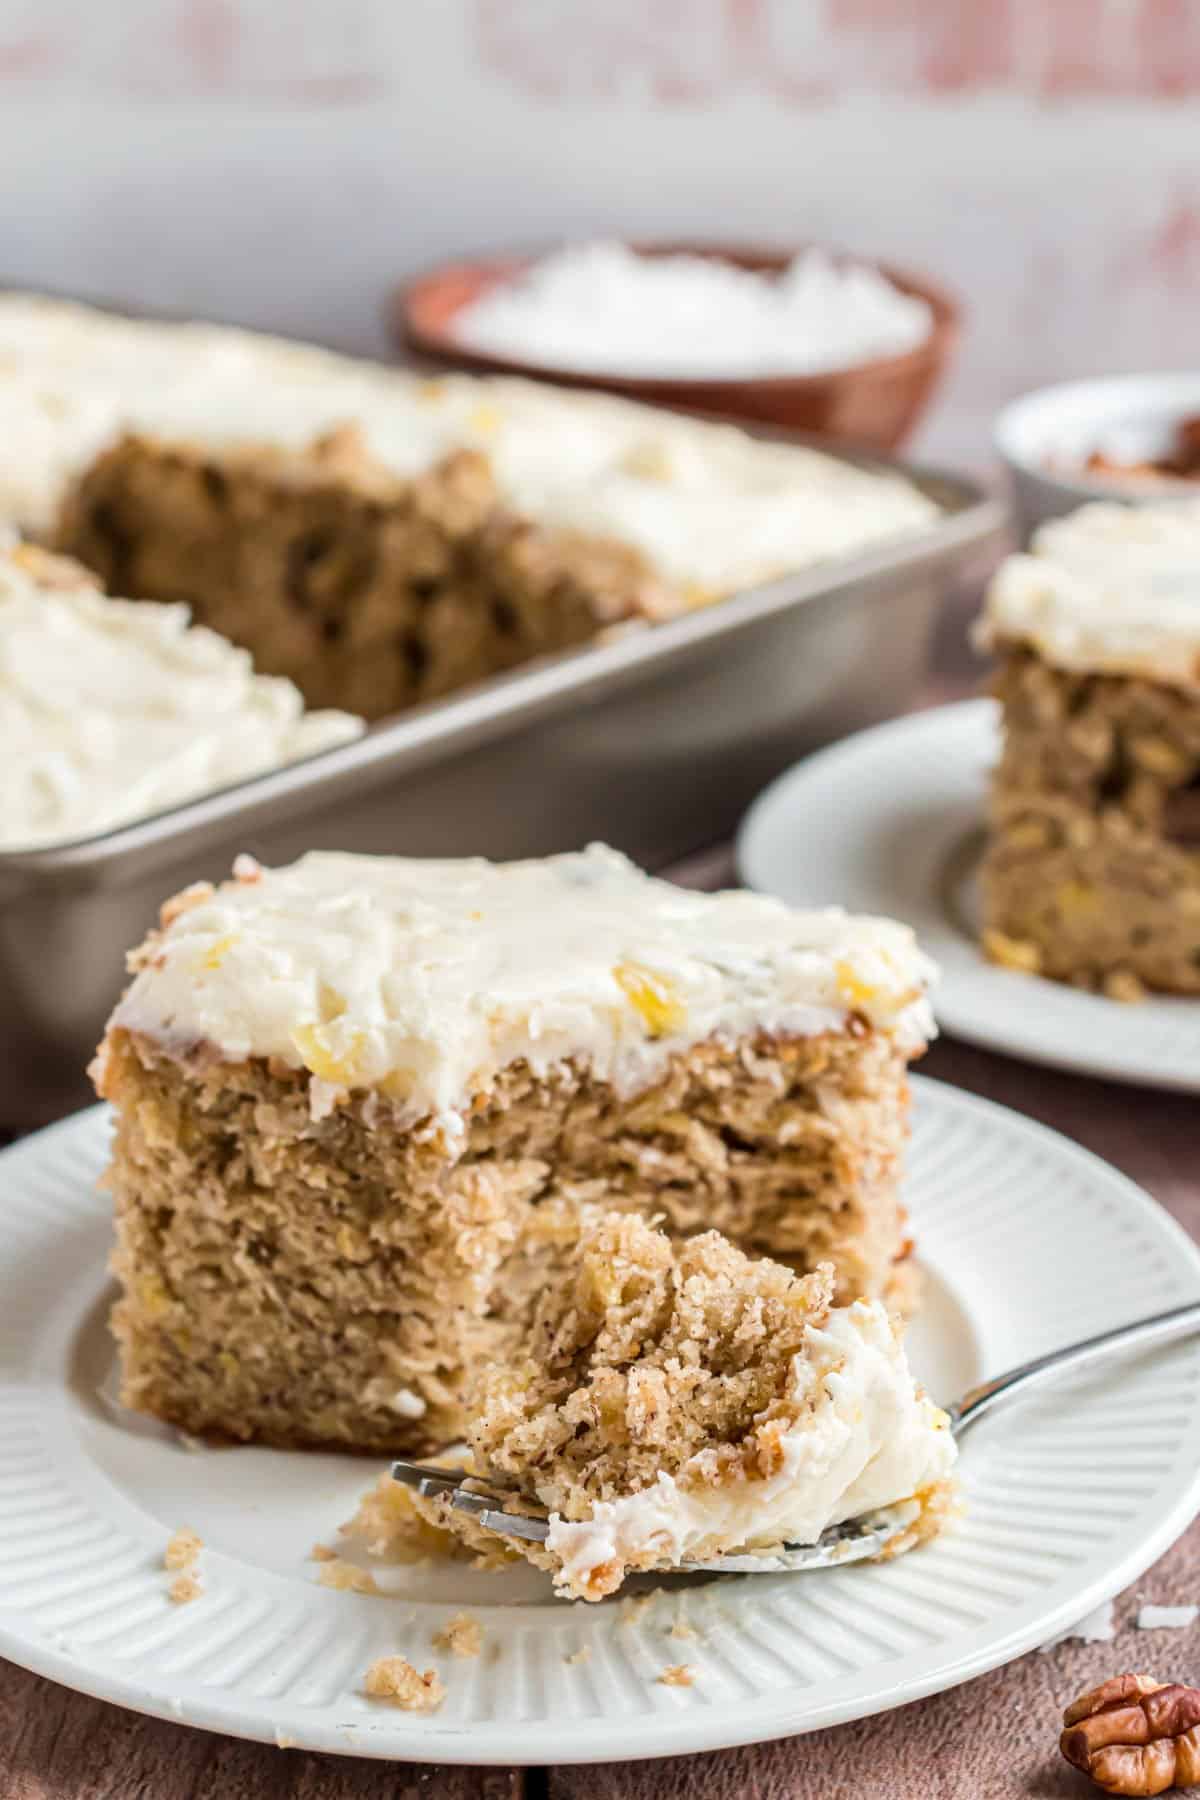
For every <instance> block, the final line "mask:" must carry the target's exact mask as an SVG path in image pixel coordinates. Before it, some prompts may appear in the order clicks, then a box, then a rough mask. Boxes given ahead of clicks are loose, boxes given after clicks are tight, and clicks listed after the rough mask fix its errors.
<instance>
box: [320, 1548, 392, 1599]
mask: <svg viewBox="0 0 1200 1800" xmlns="http://www.w3.org/2000/svg"><path fill="white" fill-rule="evenodd" d="M320 1561H321V1573H320V1575H319V1576H318V1577H317V1579H318V1581H319V1582H320V1584H321V1586H322V1587H327V1588H337V1589H338V1590H339V1592H341V1593H347V1594H378V1593H381V1592H382V1589H381V1588H380V1586H379V1583H378V1582H377V1581H376V1579H375V1577H374V1576H373V1575H372V1573H371V1571H370V1569H360V1568H359V1567H358V1565H357V1564H356V1563H352V1562H345V1561H344V1560H343V1559H342V1558H341V1557H340V1556H334V1557H332V1558H321V1559H320Z"/></svg>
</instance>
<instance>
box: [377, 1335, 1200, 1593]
mask: <svg viewBox="0 0 1200 1800" xmlns="http://www.w3.org/2000/svg"><path fill="white" fill-rule="evenodd" d="M1195 1332H1200V1300H1193V1301H1191V1302H1189V1304H1188V1305H1187V1306H1177V1307H1175V1308H1174V1309H1173V1310H1172V1311H1170V1312H1164V1313H1155V1314H1154V1316H1153V1317H1152V1318H1149V1319H1138V1320H1135V1321H1134V1322H1133V1323H1132V1324H1130V1325H1118V1326H1117V1327H1116V1329H1115V1330H1113V1331H1103V1332H1101V1333H1100V1334H1099V1336H1097V1337H1090V1338H1085V1339H1084V1340H1083V1341H1082V1343H1079V1344H1068V1345H1067V1346H1066V1347H1065V1348H1064V1349H1062V1350H1051V1351H1049V1352H1048V1353H1047V1354H1046V1355H1045V1356H1035V1357H1034V1358H1033V1359H1032V1361H1030V1362H1026V1363H1021V1364H1020V1366H1019V1367H1018V1368H1015V1369H1008V1370H1006V1371H1005V1373H1004V1374H1003V1375H995V1376H993V1377H992V1379H991V1380H990V1381H984V1382H981V1383H980V1384H979V1386H978V1387H973V1388H968V1389H967V1392H966V1393H965V1394H963V1395H962V1396H961V1398H960V1399H958V1400H955V1401H953V1402H952V1403H951V1404H950V1405H949V1406H947V1408H946V1412H947V1414H948V1416H949V1419H950V1430H951V1432H952V1433H953V1435H954V1437H955V1438H961V1437H962V1435H963V1433H964V1432H965V1431H966V1430H967V1429H968V1428H969V1427H970V1426H972V1425H974V1424H975V1423H976V1422H977V1421H978V1420H979V1419H982V1418H984V1417H986V1415H987V1414H988V1413H990V1412H993V1411H994V1410H995V1409H996V1407H998V1406H1001V1405H1007V1404H1008V1402H1009V1401H1012V1400H1016V1399H1018V1398H1019V1399H1022V1400H1024V1399H1027V1398H1028V1397H1029V1395H1030V1394H1032V1393H1034V1392H1036V1391H1037V1390H1038V1389H1040V1388H1042V1387H1045V1386H1047V1385H1048V1384H1049V1383H1050V1382H1051V1381H1053V1380H1056V1379H1057V1378H1058V1377H1059V1376H1060V1375H1063V1374H1066V1373H1068V1372H1078V1371H1079V1370H1081V1369H1088V1368H1091V1367H1092V1366H1093V1364H1095V1363H1099V1362H1103V1361H1105V1360H1106V1359H1107V1358H1109V1357H1111V1356H1114V1355H1116V1354H1118V1353H1120V1352H1122V1351H1124V1352H1129V1351H1133V1350H1149V1349H1153V1348H1155V1347H1156V1346H1158V1345H1161V1344H1172V1343H1174V1342H1176V1340H1177V1339H1179V1338H1185V1337H1190V1336H1192V1334H1193V1333H1195ZM392 1475H393V1477H394V1479H395V1480H396V1481H400V1482H403V1483H404V1485H405V1486H406V1487H411V1488H415V1489H416V1490H417V1492H418V1493H419V1494H424V1495H426V1496H428V1497H430V1498H436V1499H442V1500H445V1501H446V1502H447V1504H448V1505H449V1506H451V1507H452V1508H453V1509H454V1511H455V1512H463V1513H469V1514H471V1516H472V1517H473V1518H474V1519H475V1520H476V1522H477V1523H478V1524H480V1525H482V1526H483V1527H484V1528H485V1530H487V1531H495V1532H499V1533H500V1534H501V1535H502V1536H504V1537H516V1538H527V1539H529V1540H530V1541H531V1542H532V1543H545V1541H546V1534H547V1531H548V1529H549V1527H548V1522H547V1521H546V1520H545V1519H543V1518H528V1517H526V1516H525V1515H524V1514H522V1513H515V1512H507V1511H505V1507H504V1501H505V1497H504V1495H503V1493H502V1492H500V1491H499V1490H497V1491H496V1492H495V1493H493V1494H486V1493H480V1492H478V1491H477V1490H478V1489H479V1488H480V1487H484V1486H487V1485H488V1484H487V1483H484V1482H481V1481H480V1480H479V1479H478V1477H476V1476H472V1475H471V1474H470V1472H469V1471H468V1470H466V1469H439V1468H437V1467H435V1466H434V1465H433V1464H431V1463H414V1462H394V1463H393V1464H392ZM468 1481H470V1482H472V1483H473V1487H470V1488H469V1487H466V1486H465V1485H464V1484H465V1483H466V1482H468ZM916 1513H917V1506H916V1503H915V1502H914V1501H902V1502H901V1503H900V1504H899V1505H897V1506H888V1507H884V1508H883V1509H882V1511H880V1512H876V1513H868V1514H863V1515H862V1516H860V1517H859V1518H856V1519H847V1520H845V1522H844V1523H842V1524H840V1525H831V1526H830V1527H829V1529H828V1531H823V1532H822V1533H821V1536H820V1537H819V1538H818V1539H817V1540H816V1542H815V1543H813V1544H783V1545H781V1546H780V1547H779V1549H778V1550H763V1551H757V1552H756V1551H744V1552H743V1553H742V1554H740V1555H727V1556H714V1557H713V1558H711V1560H709V1561H706V1562H681V1563H677V1564H672V1565H671V1566H672V1567H673V1568H678V1569H680V1570H694V1569H710V1570H711V1569H716V1570H721V1571H723V1572H725V1573H730V1574H764V1573H771V1572H774V1571H777V1570H780V1569H825V1568H829V1567H831V1566H837V1567H840V1566H841V1565H842V1564H843V1563H851V1562H860V1561H862V1559H863V1558H864V1557H869V1556H878V1554H879V1552H880V1551H881V1550H883V1549H884V1548H885V1547H886V1545H887V1544H888V1543H889V1542H890V1541H891V1540H892V1539H893V1538H894V1537H897V1536H898V1535H899V1533H900V1532H902V1531H904V1530H905V1529H906V1528H907V1527H908V1526H909V1525H911V1523H912V1521H913V1519H914V1518H915V1517H916Z"/></svg>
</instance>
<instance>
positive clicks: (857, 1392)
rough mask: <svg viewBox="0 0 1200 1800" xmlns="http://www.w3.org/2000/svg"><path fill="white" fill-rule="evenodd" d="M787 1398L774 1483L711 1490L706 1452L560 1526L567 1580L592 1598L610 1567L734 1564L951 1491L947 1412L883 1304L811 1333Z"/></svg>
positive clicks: (863, 1305) (847, 1312) (558, 1549)
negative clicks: (912, 1365) (929, 1493)
mask: <svg viewBox="0 0 1200 1800" xmlns="http://www.w3.org/2000/svg"><path fill="white" fill-rule="evenodd" d="M788 1398H789V1399H791V1400H793V1401H794V1402H795V1403H796V1405H797V1406H798V1408H799V1409H800V1411H799V1415H798V1417H797V1419H796V1422H795V1423H794V1424H793V1425H791V1426H790V1427H789V1428H788V1429H787V1430H786V1431H785V1432H784V1433H783V1435H782V1437H781V1438H780V1441H779V1449H780V1458H779V1463H778V1467H777V1468H776V1469H775V1471H774V1473H773V1474H771V1475H769V1476H767V1477H766V1478H763V1479H757V1480H755V1479H751V1478H750V1477H749V1476H745V1475H738V1476H736V1477H734V1478H733V1479H725V1480H722V1481H721V1482H720V1483H717V1482H715V1481H713V1480H711V1479H708V1478H707V1475H708V1468H709V1465H710V1464H711V1462H712V1458H713V1453H712V1452H711V1451H705V1450H701V1451H699V1452H698V1453H697V1454H696V1455H695V1456H694V1457H692V1458H691V1459H690V1461H689V1462H688V1463H686V1464H685V1465H684V1468H683V1469H682V1470H681V1471H680V1474H679V1476H678V1477H675V1476H671V1475H667V1474H660V1475H659V1477H658V1480H657V1481H656V1483H655V1484H654V1486H653V1487H649V1488H643V1489H642V1490H641V1491H640V1492H638V1493H634V1494H627V1495H623V1496H622V1497H621V1498H620V1499H618V1500H606V1501H599V1502H597V1504H596V1506H595V1508H594V1510H593V1512H592V1515H591V1517H590V1518H589V1519H586V1520H582V1521H579V1522H572V1521H568V1520H565V1519H563V1518H562V1517H561V1516H560V1515H558V1514H554V1515H552V1517H551V1520H550V1529H549V1535H548V1538H547V1547H548V1548H549V1549H550V1550H551V1551H552V1552H553V1553H554V1554H555V1555H556V1556H557V1557H558V1558H559V1559H560V1561H561V1565H562V1567H561V1572H560V1573H558V1574H556V1580H557V1581H558V1582H559V1583H560V1584H561V1585H562V1586H563V1587H564V1588H565V1589H567V1590H568V1591H572V1592H580V1591H583V1590H586V1588H587V1587H588V1585H589V1583H590V1580H591V1577H592V1575H593V1573H594V1571H596V1570H598V1569H601V1568H603V1567H604V1566H605V1565H606V1564H608V1565H612V1564H613V1563H619V1564H620V1565H622V1566H628V1565H629V1564H631V1563H632V1564H634V1565H639V1564H640V1565H642V1566H645V1558H646V1556H647V1554H649V1555H650V1556H652V1557H653V1559H654V1563H655V1565H656V1566H661V1567H667V1566H670V1565H672V1564H675V1563H679V1562H683V1561H686V1560H687V1559H688V1558H689V1557H690V1556H692V1555H693V1554H694V1553H696V1552H697V1551H698V1550H700V1549H701V1547H703V1549H704V1553H705V1554H707V1555H713V1554H716V1553H718V1550H719V1551H720V1552H722V1553H724V1552H735V1551H738V1550H742V1549H751V1550H753V1549H754V1548H756V1547H773V1546H776V1545H779V1544H783V1543H788V1544H812V1543H815V1542H816V1540H817V1538H819V1537H820V1535H821V1533H822V1532H823V1531H824V1530H826V1529H827V1528H828V1527H829V1526H830V1525H838V1524H840V1523H841V1522H842V1521H843V1520H845V1519H854V1518H858V1517H859V1516H860V1515H861V1514H863V1513H874V1512H877V1511H879V1510H881V1509H883V1508H885V1507H890V1506H894V1505H896V1504H897V1503H898V1502H901V1501H905V1500H909V1499H911V1498H913V1497H914V1496H916V1495H919V1494H920V1493H921V1492H922V1491H923V1490H925V1489H928V1488H930V1487H932V1486H933V1485H934V1484H935V1483H936V1482H939V1481H942V1480H944V1479H945V1477H946V1476H947V1475H948V1474H949V1473H950V1470H951V1469H952V1467H953V1465H954V1461H955V1457H956V1454H957V1451H956V1447H955V1443H954V1439H953V1437H952V1436H951V1434H950V1422H949V1420H948V1418H947V1416H946V1414H945V1413H944V1412H942V1411H941V1409H940V1408H939V1407H936V1406H935V1405H934V1404H933V1402H932V1401H931V1400H930V1399H929V1398H928V1397H927V1396H926V1395H925V1394H923V1393H922V1392H921V1391H920V1389H919V1388H918V1387H917V1386H916V1384H915V1382H914V1381H913V1378H912V1375H911V1374H910V1372H909V1369H908V1363H907V1360H906V1358H905V1354H904V1347H903V1345H902V1343H901V1341H900V1337H899V1334H898V1331H897V1329H896V1327H895V1325H894V1324H893V1322H892V1320H891V1319H890V1318H889V1317H888V1315H887V1313H886V1311H885V1310H884V1308H883V1307H882V1306H881V1305H880V1303H879V1301H877V1300H856V1301H854V1303H853V1304H852V1305H850V1306H845V1307H837V1308H835V1309H834V1310H833V1311H832V1312H831V1313H830V1314H829V1315H828V1317H827V1319H826V1320H825V1322H824V1324H823V1325H821V1326H819V1327H817V1326H810V1327H809V1328H808V1332H807V1339H806V1344H805V1349H804V1352H803V1353H802V1354H800V1355H797V1356H796V1357H794V1358H793V1360H792V1369H791V1377H790V1387H789V1394H788Z"/></svg>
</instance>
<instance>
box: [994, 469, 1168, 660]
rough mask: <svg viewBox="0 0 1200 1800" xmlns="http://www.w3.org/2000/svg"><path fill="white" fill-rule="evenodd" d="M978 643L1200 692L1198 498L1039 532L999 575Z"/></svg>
mask: <svg viewBox="0 0 1200 1800" xmlns="http://www.w3.org/2000/svg"><path fill="white" fill-rule="evenodd" d="M976 635H977V639H978V641H979V642H980V643H981V644H983V645H985V646H988V647H994V646H995V645H996V644H998V643H1019V644H1028V645H1030V646H1031V647H1032V648H1033V649H1035V650H1036V651H1037V653H1038V655H1039V656H1041V657H1043V658H1044V660H1045V661H1046V662H1048V663H1052V664H1054V665H1055V666H1056V667H1057V668H1062V669H1072V670H1078V671H1081V672H1083V673H1088V672H1093V673H1096V674H1111V675H1137V676H1141V677H1143V678H1145V679H1147V680H1150V681H1161V682H1166V683H1168V684H1169V685H1171V686H1173V687H1181V688H1187V689H1192V690H1195V691H1197V692H1200V499H1192V500H1185V501H1180V502H1175V501H1171V502H1167V501H1164V502H1162V503H1161V504H1154V505H1149V506H1121V505H1119V504H1117V503H1115V502H1114V503H1108V502H1103V501H1100V502H1097V503H1095V504H1094V505H1089V506H1083V507H1080V508H1079V510H1078V511H1077V512H1074V513H1070V514H1069V515H1068V516H1067V517H1065V518H1062V519H1054V520H1051V521H1050V522H1049V523H1048V524H1045V525H1042V526H1040V527H1039V528H1038V530H1037V531H1036V532H1035V533H1034V536H1033V541H1032V544H1031V547H1030V553H1029V554H1028V555H1023V556H1010V557H1007V558H1006V559H1005V561H1004V562H1003V563H1002V564H1001V565H1000V568H999V569H998V570H997V572H996V574H995V576H994V577H993V579H992V583H991V586H990V588H989V590H988V595H987V601H986V604H985V607H984V613H983V617H982V619H981V620H980V622H979V626H978V628H977V634H976Z"/></svg>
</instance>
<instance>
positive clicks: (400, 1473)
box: [392, 1462, 470, 1497]
mask: <svg viewBox="0 0 1200 1800" xmlns="http://www.w3.org/2000/svg"><path fill="white" fill-rule="evenodd" d="M392 1479H393V1481H401V1482H403V1483H404V1486H405V1487H410V1488H416V1490H417V1492H418V1493H419V1494H425V1495H427V1496H431V1497H432V1496H435V1495H437V1494H439V1493H441V1492H443V1491H444V1490H445V1489H446V1488H457V1487H459V1486H460V1485H461V1484H462V1483H463V1482H464V1481H468V1480H470V1472H469V1470H467V1469H439V1468H437V1467H435V1466H434V1465H433V1464H432V1463H415V1462H394V1463H393V1464H392Z"/></svg>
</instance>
